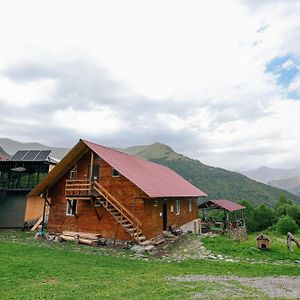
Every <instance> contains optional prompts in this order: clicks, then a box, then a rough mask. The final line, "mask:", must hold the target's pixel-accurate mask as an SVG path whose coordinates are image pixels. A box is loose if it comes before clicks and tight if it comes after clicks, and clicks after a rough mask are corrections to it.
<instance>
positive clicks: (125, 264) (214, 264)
mask: <svg viewBox="0 0 300 300" xmlns="http://www.w3.org/2000/svg"><path fill="white" fill-rule="evenodd" d="M286 251H287V250H286ZM121 253H122V256H120V255H121ZM228 254H229V253H227V255H228ZM0 264H1V272H0V282H1V288H0V299H139V300H140V299H232V298H236V299H241V298H242V299H258V298H259V299H274V298H270V297H268V296H267V295H266V294H265V293H263V292H262V291H261V290H260V289H257V288H249V287H248V286H247V285H245V284H240V283H239V282H230V288H228V283H227V282H224V284H223V282H222V281H220V280H218V279H216V281H215V282H211V281H206V280H198V281H192V282H187V281H184V280H178V279H177V280H175V279H174V277H176V278H181V277H182V276H184V275H190V276H195V275H197V276H199V275H206V276H220V275H226V276H238V277H239V278H240V277H243V278H245V279H246V280H250V279H251V278H252V277H255V276H259V277H260V278H259V280H264V278H265V277H267V276H268V277H267V278H266V280H268V278H270V276H272V278H276V277H278V276H282V275H284V276H299V274H300V268H299V267H298V266H297V265H296V264H294V263H293V262H287V263H280V264H278V263H275V264H274V263H273V262H263V263H249V262H247V261H239V262H226V261H222V260H211V259H201V260H198V259H194V260H191V259H190V260H184V261H182V262H176V261H172V262H164V261H160V260H157V259H151V257H150V255H149V256H148V258H144V259H143V260H141V259H139V258H138V257H134V256H132V254H131V253H130V250H127V251H125V250H117V249H115V250H114V251H113V252H112V251H111V252H109V251H108V249H105V248H101V247H88V246H84V245H77V244H75V243H51V242H47V241H44V240H34V238H33V234H32V233H24V232H23V233H21V232H20V233H18V232H8V233H5V232H0ZM247 277H248V278H249V279H248V278H247ZM214 278H216V277H214ZM290 280H293V278H291V279H290ZM285 288H286V287H285ZM216 292H217V293H216ZM195 295H198V297H196V298H195ZM220 295H222V297H221V296H220ZM223 296H224V297H223ZM280 299H285V297H281V298H280Z"/></svg>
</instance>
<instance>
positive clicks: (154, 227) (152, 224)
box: [143, 198, 198, 239]
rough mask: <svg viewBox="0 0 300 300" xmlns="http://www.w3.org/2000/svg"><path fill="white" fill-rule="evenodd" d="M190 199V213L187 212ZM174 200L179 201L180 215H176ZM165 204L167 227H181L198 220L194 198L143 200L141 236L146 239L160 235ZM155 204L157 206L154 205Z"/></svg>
mask: <svg viewBox="0 0 300 300" xmlns="http://www.w3.org/2000/svg"><path fill="white" fill-rule="evenodd" d="M189 199H192V211H191V212H190V211H189ZM176 200H179V201H180V213H179V214H176V203H175V202H176ZM164 202H166V203H167V225H168V226H170V225H175V226H181V225H183V224H186V223H188V222H190V221H193V220H195V219H197V218H198V205H197V199H196V198H165V199H148V200H145V205H144V217H143V234H144V236H145V237H146V238H148V239H149V238H152V237H155V236H157V235H160V234H161V233H162V231H163V203H164ZM155 203H157V206H155V205H154V204H155Z"/></svg>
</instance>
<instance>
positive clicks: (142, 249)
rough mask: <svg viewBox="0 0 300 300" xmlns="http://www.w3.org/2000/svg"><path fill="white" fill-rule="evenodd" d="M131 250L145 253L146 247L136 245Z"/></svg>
mask: <svg viewBox="0 0 300 300" xmlns="http://www.w3.org/2000/svg"><path fill="white" fill-rule="evenodd" d="M130 250H131V251H133V252H135V253H143V252H144V251H145V248H144V247H142V246H140V245H134V246H133V247H131V248H130Z"/></svg>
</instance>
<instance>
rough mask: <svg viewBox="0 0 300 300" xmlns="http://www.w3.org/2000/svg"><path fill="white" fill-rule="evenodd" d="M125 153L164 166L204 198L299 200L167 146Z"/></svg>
mask: <svg viewBox="0 0 300 300" xmlns="http://www.w3.org/2000/svg"><path fill="white" fill-rule="evenodd" d="M124 151H125V152H127V151H128V152H129V153H131V154H134V155H137V156H139V157H141V158H144V159H147V160H150V161H153V162H156V163H159V164H162V165H164V166H167V167H169V168H171V169H173V170H174V171H176V172H177V173H178V174H180V175H181V176H183V177H184V178H185V179H187V180H189V181H190V182H191V183H192V184H194V185H195V186H197V187H198V188H200V189H201V190H203V191H204V192H206V193H207V194H208V198H207V199H216V198H226V199H231V200H234V201H239V200H242V199H246V200H249V201H250V202H251V203H253V204H255V205H259V204H261V203H265V204H267V205H270V206H274V205H275V202H276V201H277V200H278V197H279V195H280V194H285V195H286V197H287V198H289V199H291V200H294V201H295V202H298V203H299V202H300V199H299V197H297V196H295V195H293V194H291V193H289V192H287V191H284V190H280V189H278V188H274V187H271V186H268V185H265V184H263V183H259V182H256V181H254V180H251V179H249V178H248V177H246V176H244V175H241V174H239V173H236V172H231V171H228V170H224V169H221V168H214V167H210V166H207V165H205V164H203V163H201V162H200V161H198V160H194V159H191V158H188V157H185V156H183V155H181V154H178V153H176V152H175V151H173V150H172V148H170V147H169V146H166V145H163V144H160V143H155V144H153V145H149V146H141V147H131V148H128V149H124Z"/></svg>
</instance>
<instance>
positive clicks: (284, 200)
mask: <svg viewBox="0 0 300 300" xmlns="http://www.w3.org/2000/svg"><path fill="white" fill-rule="evenodd" d="M285 204H290V205H291V204H293V202H292V201H291V200H288V199H287V198H286V196H285V195H284V194H281V195H280V196H279V198H278V201H277V203H276V205H275V210H277V209H278V207H280V206H282V205H285Z"/></svg>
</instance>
